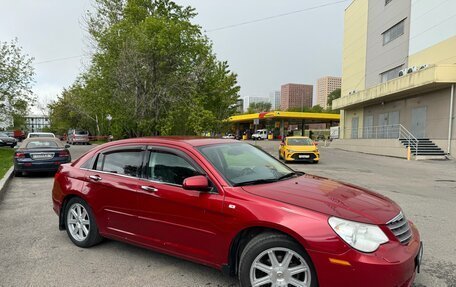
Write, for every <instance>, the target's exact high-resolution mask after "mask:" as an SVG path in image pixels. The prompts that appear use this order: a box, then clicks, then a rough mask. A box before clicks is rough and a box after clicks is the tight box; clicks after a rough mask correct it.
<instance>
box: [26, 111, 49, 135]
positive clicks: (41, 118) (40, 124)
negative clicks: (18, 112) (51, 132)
mask: <svg viewBox="0 0 456 287" xmlns="http://www.w3.org/2000/svg"><path fill="white" fill-rule="evenodd" d="M25 123H26V126H27V130H28V131H30V132H41V131H43V129H44V128H49V127H50V122H49V117H48V116H45V115H29V116H26V117H25Z"/></svg>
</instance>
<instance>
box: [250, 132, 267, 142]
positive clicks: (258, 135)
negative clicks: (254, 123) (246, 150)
mask: <svg viewBox="0 0 456 287" xmlns="http://www.w3.org/2000/svg"><path fill="white" fill-rule="evenodd" d="M267 138H268V130H257V131H256V132H255V133H254V134H253V135H252V139H253V140H265V139H267Z"/></svg>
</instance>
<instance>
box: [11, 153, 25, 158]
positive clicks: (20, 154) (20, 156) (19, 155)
mask: <svg viewBox="0 0 456 287" xmlns="http://www.w3.org/2000/svg"><path fill="white" fill-rule="evenodd" d="M14 158H25V153H22V152H17V153H15V154H14Z"/></svg>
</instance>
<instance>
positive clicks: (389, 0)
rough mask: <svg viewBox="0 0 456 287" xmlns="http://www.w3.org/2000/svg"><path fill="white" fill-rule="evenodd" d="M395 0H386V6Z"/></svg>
mask: <svg viewBox="0 0 456 287" xmlns="http://www.w3.org/2000/svg"><path fill="white" fill-rule="evenodd" d="M392 1H393V0H385V6H386V5H388V4H389V3H391V2H392Z"/></svg>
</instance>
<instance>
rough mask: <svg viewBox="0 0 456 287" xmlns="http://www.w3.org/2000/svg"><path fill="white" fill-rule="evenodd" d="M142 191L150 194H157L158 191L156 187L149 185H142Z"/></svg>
mask: <svg viewBox="0 0 456 287" xmlns="http://www.w3.org/2000/svg"><path fill="white" fill-rule="evenodd" d="M141 189H142V190H145V191H148V192H157V191H158V189H156V188H155V187H152V186H147V185H142V186H141Z"/></svg>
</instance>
